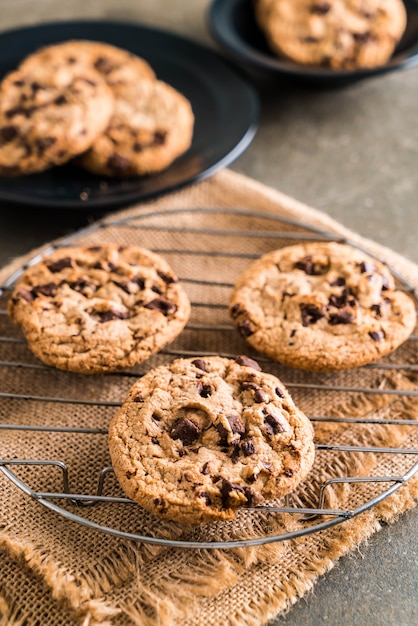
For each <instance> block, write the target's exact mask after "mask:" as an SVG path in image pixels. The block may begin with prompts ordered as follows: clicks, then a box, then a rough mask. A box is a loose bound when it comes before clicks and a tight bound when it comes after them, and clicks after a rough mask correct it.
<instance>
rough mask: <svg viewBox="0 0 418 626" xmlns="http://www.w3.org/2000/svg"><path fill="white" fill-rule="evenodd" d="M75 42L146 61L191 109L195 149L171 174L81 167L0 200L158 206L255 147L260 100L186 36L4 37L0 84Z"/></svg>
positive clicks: (3, 191)
mask: <svg viewBox="0 0 418 626" xmlns="http://www.w3.org/2000/svg"><path fill="white" fill-rule="evenodd" d="M68 39H90V40H95V41H104V42H107V43H110V44H113V45H116V46H119V47H121V48H125V49H127V50H130V51H132V52H134V53H135V54H138V55H139V56H142V57H143V58H145V59H146V60H147V61H148V62H149V63H150V64H151V65H152V67H153V68H154V70H155V72H156V74H157V76H158V78H160V79H161V80H164V81H166V82H167V83H170V84H171V85H172V86H173V87H175V88H176V89H178V90H179V91H180V92H182V93H183V94H184V95H185V96H186V97H187V98H188V99H189V100H190V102H191V104H192V107H193V111H194V114H195V128H194V137H193V142H192V146H191V147H190V149H189V150H188V152H187V153H185V154H184V155H183V156H181V157H180V158H179V159H177V160H176V161H175V162H174V163H173V164H172V165H171V166H170V167H169V168H168V169H167V170H165V171H164V172H161V173H159V174H154V175H152V176H146V177H141V178H135V179H130V180H115V179H104V178H103V177H99V176H95V175H93V174H90V173H87V172H85V171H83V170H81V169H79V168H77V167H76V166H74V165H65V166H63V167H57V168H54V169H52V170H49V171H47V172H43V173H41V174H33V175H31V176H20V177H18V178H10V179H7V178H0V200H3V201H6V202H16V203H19V204H25V205H34V206H42V207H56V208H58V209H60V208H72V209H74V208H81V209H85V208H89V209H92V208H94V209H98V208H100V209H101V208H105V209H108V208H110V207H115V206H122V205H126V204H128V203H130V202H134V201H139V200H142V199H145V198H150V197H153V196H156V195H159V194H162V193H165V192H168V191H172V190H174V189H178V188H180V187H183V186H185V185H187V184H190V183H192V182H195V181H197V180H201V179H203V178H206V177H208V176H211V175H212V174H214V173H215V172H216V171H218V170H219V169H221V168H222V167H225V166H227V165H229V164H230V163H232V161H234V160H235V159H236V158H237V157H238V156H239V155H240V154H241V153H242V152H243V151H244V150H245V149H246V148H247V147H248V145H249V144H250V143H251V141H252V139H253V137H254V134H255V131H256V127H257V121H258V110H259V105H258V97H257V95H256V93H255V91H254V90H253V88H252V87H250V86H249V85H248V84H247V83H246V81H245V80H244V79H243V78H241V76H240V75H239V74H238V73H237V72H236V71H235V70H234V69H233V68H231V66H229V65H228V64H227V63H226V62H225V61H224V60H223V59H222V57H221V56H220V55H218V54H217V53H215V52H213V51H211V50H210V49H208V48H205V47H203V46H201V45H199V44H197V43H194V42H192V41H190V40H187V39H184V38H183V37H180V36H178V35H174V34H172V33H168V32H165V31H161V30H156V29H154V28H148V27H145V26H140V25H136V24H125V23H115V22H103V21H100V22H98V21H81V22H79V21H77V22H57V23H53V24H42V25H39V26H34V27H28V28H22V29H18V30H13V31H7V32H4V33H1V34H0V46H1V50H2V54H1V59H0V76H2V75H4V74H5V73H6V72H8V71H10V70H11V69H13V68H15V67H16V65H17V64H18V63H19V62H20V61H21V60H22V59H23V57H25V56H26V55H27V54H29V53H31V52H33V51H34V50H36V49H37V48H39V47H41V46H43V45H47V44H51V43H56V42H59V41H65V40H68Z"/></svg>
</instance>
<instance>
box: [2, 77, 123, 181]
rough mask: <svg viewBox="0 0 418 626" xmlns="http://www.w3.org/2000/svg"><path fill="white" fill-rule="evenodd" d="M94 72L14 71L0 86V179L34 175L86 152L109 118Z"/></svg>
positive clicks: (108, 100) (104, 91) (108, 99)
mask: <svg viewBox="0 0 418 626" xmlns="http://www.w3.org/2000/svg"><path fill="white" fill-rule="evenodd" d="M113 103H114V99H113V95H112V91H111V89H110V88H109V87H108V85H107V84H106V82H105V81H104V80H103V79H102V78H101V76H100V75H99V74H98V73H97V72H95V71H94V70H88V69H81V68H79V67H77V68H71V67H62V68H57V69H51V68H48V67H42V66H40V67H37V68H36V69H33V70H30V71H29V70H17V71H15V72H11V73H10V74H8V75H7V76H6V78H4V80H3V81H2V83H1V85H0V175H3V176H17V175H19V174H31V173H34V172H40V171H42V170H45V169H47V168H49V167H52V166H54V165H60V164H62V163H65V162H67V161H68V160H69V159H71V158H72V157H74V156H76V155H78V154H80V153H81V152H84V151H85V150H87V149H88V148H89V147H90V146H91V145H92V143H93V141H94V140H95V139H96V138H97V137H98V136H99V135H101V133H102V132H103V131H104V130H105V128H106V127H107V125H108V123H109V120H110V117H111V114H112V112H113Z"/></svg>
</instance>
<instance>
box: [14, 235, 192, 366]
mask: <svg viewBox="0 0 418 626" xmlns="http://www.w3.org/2000/svg"><path fill="white" fill-rule="evenodd" d="M8 312H9V315H10V316H11V317H12V319H13V320H14V321H15V322H16V323H17V324H19V325H20V326H21V327H22V330H23V333H24V335H25V337H26V339H27V341H28V344H29V347H30V349H31V350H32V352H33V353H34V354H35V355H36V356H37V357H38V358H39V359H41V361H43V362H44V363H46V364H47V365H53V366H55V367H57V368H59V369H63V370H70V371H72V372H80V373H84V374H95V373H103V372H112V371H116V370H119V369H122V368H125V367H130V366H132V365H135V364H136V363H139V362H141V361H143V360H145V359H147V358H148V357H149V356H150V355H151V354H153V353H155V352H157V351H158V350H160V349H161V348H162V347H163V346H165V345H166V344H167V343H168V342H170V341H172V340H173V339H174V338H175V337H176V336H177V335H178V334H179V333H180V332H181V331H182V330H183V328H184V326H185V325H186V323H187V320H188V318H189V315H190V303H189V299H188V297H187V295H186V293H185V292H184V290H183V288H182V287H181V286H180V284H179V282H178V279H177V278H176V276H175V274H174V273H173V271H172V270H171V268H170V267H169V265H168V264H167V263H166V261H165V260H164V259H163V258H161V257H160V256H158V255H156V254H154V253H152V252H150V251H149V250H145V249H143V248H137V247H133V246H118V245H115V244H109V245H102V246H100V245H97V246H96V245H95V246H90V247H81V248H75V247H74V248H72V247H70V248H60V249H57V250H56V251H54V252H53V253H52V254H51V255H49V256H47V257H45V258H44V259H43V260H42V261H40V262H39V263H37V264H36V265H33V266H31V267H29V268H28V269H27V270H26V271H25V272H24V274H23V275H22V277H21V278H20V279H19V281H18V283H17V285H16V287H15V290H14V293H13V294H12V297H11V299H10V300H9V305H8Z"/></svg>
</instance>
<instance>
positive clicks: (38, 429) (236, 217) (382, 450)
mask: <svg viewBox="0 0 418 626" xmlns="http://www.w3.org/2000/svg"><path fill="white" fill-rule="evenodd" d="M185 215H186V216H188V217H191V218H192V219H193V217H194V215H195V216H196V217H199V219H202V218H203V219H204V221H205V220H206V222H207V225H206V223H205V225H204V226H202V227H196V226H194V225H193V221H192V220H190V221H189V223H191V224H192V225H186V226H185V225H184V224H183V225H180V226H177V225H176V224H175V220H176V216H177V217H180V216H183V217H184V216H185ZM222 217H228V218H229V219H230V221H231V222H232V223H233V227H232V228H231V227H228V228H225V227H222V228H217V227H216V226H214V225H213V224H214V222H215V223H216V222H217V221H219V219H220V218H222ZM252 220H257V223H258V222H260V221H261V222H263V224H264V228H253V227H252ZM243 221H244V222H245V224H246V227H245V228H244V227H241V224H242V222H243ZM127 229H128V230H129V233H130V237H131V238H132V237H136V236H140V237H142V238H143V237H144V236H147V235H148V233H151V234H152V236H153V245H146V246H145V247H149V248H150V249H152V250H154V251H155V252H157V253H159V254H162V255H163V256H165V255H166V256H168V257H169V261H170V259H173V258H175V257H185V256H190V255H194V256H195V257H201V258H205V257H206V258H209V257H221V258H223V259H226V260H227V262H228V265H229V266H230V267H232V274H231V273H230V276H233V275H234V271H235V269H234V264H238V265H239V263H247V262H249V261H251V260H252V259H254V258H256V257H258V256H259V255H260V250H259V249H258V248H257V249H254V250H251V246H249V249H248V250H245V251H244V252H243V251H242V248H240V249H239V250H236V251H234V250H227V249H225V246H224V245H223V242H224V240H225V238H226V237H233V238H236V240H237V241H240V242H241V243H242V241H246V242H250V241H251V240H253V241H257V244H258V243H260V242H262V243H263V246H264V247H265V249H266V250H265V251H267V250H269V249H274V248H276V247H279V246H280V245H283V243H284V245H286V244H288V243H295V242H299V241H339V242H342V243H346V244H349V245H352V246H353V247H356V248H359V246H357V245H354V244H353V243H352V242H350V241H347V240H346V239H344V238H341V237H335V235H333V234H332V233H329V232H326V231H323V230H321V229H318V228H315V227H311V226H307V225H306V224H302V223H299V222H297V221H295V220H291V219H287V218H284V217H279V216H277V215H274V214H272V213H269V212H265V213H263V212H260V211H250V210H247V209H219V208H196V209H193V210H190V209H171V210H167V211H164V210H162V211H158V212H156V211H151V210H150V211H148V212H143V213H141V214H140V215H139V216H138V215H131V216H128V217H124V218H113V219H104V220H102V221H100V222H97V223H96V224H95V225H93V226H91V227H89V228H86V229H84V230H83V231H80V232H78V233H76V234H75V235H71V236H70V237H66V238H64V239H63V240H61V241H60V242H59V244H57V245H53V246H51V247H50V248H48V249H47V250H46V251H45V252H44V253H43V254H50V253H51V252H52V251H53V250H54V249H56V248H57V247H63V246H64V247H65V246H69V245H74V243H78V242H79V241H82V240H85V239H86V238H88V237H89V236H90V235H92V234H93V235H94V234H97V232H98V231H100V233H101V234H103V235H109V236H110V239H114V240H116V241H117V240H118V233H121V232H125V231H126V230H127ZM187 236H191V238H190V239H189V240H188V239H187ZM179 237H180V238H182V246H184V247H179V246H178V242H179V241H180V240H179ZM206 237H209V238H211V241H216V242H217V245H216V248H215V249H214V248H212V249H211V250H208V249H204V248H203V249H202V248H201V247H200V246H199V245H196V242H199V241H201V240H203V239H204V238H206ZM184 240H186V241H191V242H193V245H191V246H190V247H187V246H185V244H184ZM167 242H168V243H169V244H171V245H167ZM159 243H161V245H159ZM139 245H144V242H143V241H140V242H139ZM368 254H369V256H372V255H370V253H368ZM39 259H40V255H36V256H34V257H32V258H31V259H30V260H29V261H28V262H27V264H26V265H25V266H24V267H20V268H19V269H18V270H17V271H15V272H14V273H13V274H12V275H11V276H10V277H9V278H8V280H7V281H6V282H5V284H4V285H3V286H2V287H1V288H0V299H1V302H3V307H2V308H1V310H0V315H2V316H5V315H7V310H6V306H5V304H6V302H7V298H8V296H9V295H10V292H11V290H12V288H13V285H14V283H15V282H16V280H17V279H18V278H19V276H20V275H21V274H22V272H23V271H24V270H25V269H26V267H28V266H30V265H32V264H34V263H36V262H38V261H39ZM238 262H239V263H238ZM175 269H176V268H175ZM389 269H391V272H392V274H393V275H394V276H395V278H396V280H397V282H398V288H401V289H403V290H405V291H407V292H409V293H410V294H411V295H412V296H413V297H414V298H415V300H418V296H417V293H416V291H415V289H414V288H413V287H412V286H411V285H410V284H409V283H408V282H407V281H406V280H404V279H403V278H402V277H401V276H399V275H398V274H397V273H396V272H394V271H393V269H392V268H389ZM236 271H238V269H237V270H236ZM176 273H177V274H178V276H179V279H180V280H181V281H182V282H183V283H184V284H185V285H186V286H187V285H189V286H190V287H196V288H197V289H198V291H199V290H200V293H203V292H202V289H203V290H205V289H206V288H208V289H210V288H215V289H220V290H221V291H222V290H223V292H224V296H223V299H222V298H221V299H220V301H218V302H214V301H208V300H206V301H205V300H204V299H202V298H201V297H200V298H199V297H198V298H194V299H192V309H194V310H197V311H199V309H200V310H206V311H210V310H212V311H214V312H216V311H217V312H220V314H221V317H222V315H224V314H225V312H226V310H227V300H226V298H225V294H226V293H227V291H228V290H229V289H230V288H231V287H232V285H233V279H230V280H222V276H221V275H217V276H215V277H214V278H209V279H204V280H203V279H202V280H201V279H199V278H196V277H195V276H190V275H189V276H183V275H182V273H181V271H178V270H177V271H176ZM235 273H236V272H235ZM186 330H193V331H195V332H198V333H199V332H206V333H207V332H210V333H216V332H218V331H220V330H222V331H223V332H226V333H229V332H231V333H233V332H234V329H233V326H232V323H230V322H229V320H228V318H227V316H225V315H224V319H221V321H215V322H213V323H211V322H210V323H201V322H199V319H197V320H196V319H192V320H191V322H190V323H189V324H188V326H187V327H186ZM417 340H418V335H416V334H413V335H412V336H411V337H410V338H409V340H408V341H409V342H416V341H417ZM7 343H12V344H16V345H19V344H23V345H24V344H25V341H24V339H23V338H22V337H21V336H13V335H12V334H4V335H2V336H0V346H1V345H2V344H7ZM417 345H418V344H417ZM161 354H162V355H163V356H164V358H167V359H171V358H174V357H179V356H183V357H196V356H199V357H204V356H208V355H212V354H219V355H220V356H224V357H232V358H233V357H235V356H236V353H230V352H223V353H220V352H219V351H217V350H215V351H214V350H213V349H211V346H210V345H203V349H200V350H195V349H190V347H189V346H187V345H186V346H182V345H180V347H179V348H173V347H169V348H166V349H165V350H163V351H162V352H161ZM256 358H257V360H258V361H260V362H262V363H263V365H268V364H269V363H270V360H269V359H267V358H264V357H261V356H256ZM0 366H1V367H5V368H10V369H13V368H18V369H21V368H24V369H27V370H34V372H35V371H38V370H45V371H47V372H48V371H51V370H50V368H48V367H47V366H45V365H42V364H41V363H38V362H33V361H32V360H31V359H25V358H22V359H19V360H16V361H15V360H0ZM360 369H361V370H363V369H364V370H365V371H367V370H373V371H375V370H377V371H382V372H385V371H387V370H392V371H395V372H402V373H404V374H405V373H406V374H411V375H413V373H414V372H417V371H418V364H417V363H410V362H398V361H397V360H395V361H393V360H391V362H385V361H384V360H382V361H378V362H375V363H371V364H369V365H367V366H364V368H359V371H360ZM284 372H285V375H286V378H284V377H282V380H283V383H284V384H285V385H286V386H287V387H288V389H289V390H290V392H291V393H292V392H297V391H298V390H300V389H304V390H307V389H308V390H309V389H312V390H315V391H316V392H318V393H329V392H331V393H332V392H342V393H344V394H347V395H350V394H353V393H357V394H359V393H362V394H370V395H383V394H385V395H392V396H399V397H411V398H413V397H418V390H416V389H399V388H393V389H392V388H387V387H385V388H382V387H379V386H367V384H366V385H365V384H362V382H361V381H362V379H363V377H362V375H361V374H359V375H358V376H357V377H356V380H355V384H353V385H341V384H338V383H337V382H333V381H332V380H329V379H326V380H325V382H324V381H322V382H317V381H314V382H312V383H308V382H305V381H303V382H300V381H298V379H297V377H292V371H291V370H290V369H284ZM111 376H112V375H106V377H107V378H110V379H111ZM117 376H122V377H127V378H128V379H129V378H132V379H134V378H137V377H138V373H137V372H133V371H126V372H119V373H118V374H117ZM2 399H7V400H11V401H13V400H16V401H19V400H31V401H33V402H39V403H54V404H72V405H85V406H92V407H96V406H100V407H118V406H120V404H121V402H119V401H108V400H106V399H102V398H95V399H80V398H72V397H69V398H67V397H64V396H59V395H49V394H46V395H34V394H32V393H28V391H27V390H25V389H21V390H19V392H10V391H3V389H0V401H1V400H2ZM309 418H310V419H311V420H312V421H313V422H316V423H318V424H320V423H329V424H346V425H349V424H356V425H359V424H361V425H385V426H388V425H394V426H399V427H417V426H418V420H414V419H398V418H397V417H396V416H389V417H386V416H385V417H382V418H379V417H366V418H357V417H350V416H349V415H347V416H343V417H341V416H335V417H333V416H329V415H309ZM1 430H3V431H4V430H8V431H12V430H15V431H24V432H32V433H33V434H34V436H36V434H37V433H38V434H39V433H61V434H66V433H68V434H70V433H71V434H75V435H92V436H98V437H106V434H107V430H106V428H77V427H71V426H60V425H57V424H48V425H41V424H38V425H36V424H31V425H22V424H16V423H13V418H11V419H10V421H7V422H6V423H0V431H1ZM316 449H317V451H318V452H320V451H323V450H325V451H327V452H328V453H331V454H334V453H335V454H341V453H346V452H348V453H352V454H384V455H404V457H405V459H408V463H407V467H406V468H405V471H403V472H402V474H401V475H379V476H344V477H341V476H338V477H331V478H329V479H327V480H326V481H324V482H323V483H322V484H320V485H319V486H318V490H317V494H316V504H315V505H307V506H303V505H302V506H301V505H300V504H292V502H291V497H290V498H289V497H288V498H286V499H285V500H284V501H283V502H281V503H279V504H278V505H266V506H262V507H255V508H249V509H245V512H246V514H247V515H251V514H252V513H254V512H260V511H266V512H269V513H285V514H290V515H294V516H296V517H297V519H298V520H302V522H303V523H302V524H301V525H300V527H298V529H297V530H292V531H290V532H285V533H281V534H273V535H265V536H260V537H255V538H254V537H252V538H250V539H248V538H243V539H233V540H226V541H200V540H199V541H190V540H182V539H167V538H161V537H159V536H152V535H148V534H140V533H137V532H127V531H125V530H122V529H120V528H115V527H109V526H106V525H103V524H100V523H97V522H95V521H93V520H91V519H89V518H88V516H87V515H86V511H88V510H89V509H91V508H93V507H97V506H101V505H107V506H112V505H115V504H117V505H123V506H138V505H137V504H136V503H134V502H133V501H132V500H129V499H128V498H126V497H124V496H123V494H121V495H117V496H115V495H112V496H110V495H105V494H106V485H107V482H108V480H109V477H110V476H112V475H113V470H112V468H111V467H103V468H102V469H101V471H100V472H99V476H98V478H97V481H96V488H95V490H94V491H93V490H92V492H90V493H75V492H72V490H71V489H70V484H71V480H70V479H71V472H72V468H71V467H69V466H68V464H67V463H66V461H65V459H63V458H59V459H33V458H6V459H0V471H1V472H2V473H3V474H4V475H5V476H6V477H7V478H8V479H9V480H10V481H12V483H13V484H14V485H15V486H16V487H18V488H19V489H21V490H22V491H23V492H24V493H25V494H26V495H27V496H29V497H30V498H33V499H34V500H36V501H37V502H38V503H39V504H40V505H43V506H44V507H46V508H48V509H50V510H52V511H55V512H56V513H58V514H60V515H61V516H63V517H65V518H67V519H68V520H71V521H72V522H76V523H78V524H81V525H85V526H88V527H90V528H93V529H96V530H98V531H102V532H105V533H109V534H111V535H114V536H117V537H119V538H124V539H130V540H136V541H141V542H144V543H151V544H157V545H169V546H173V547H187V548H230V547H239V546H250V545H261V544H266V543H272V542H276V541H283V540H286V539H292V538H295V537H298V536H302V535H306V534H309V533H313V532H318V531H320V530H323V529H325V528H329V527H331V526H335V525H336V524H340V523H343V522H344V521H346V520H348V519H351V518H353V517H355V516H357V515H359V514H360V513H362V512H364V511H366V510H368V509H370V508H371V507H373V506H375V505H376V504H378V503H380V502H382V501H383V500H384V499H385V498H387V497H388V496H389V495H391V494H393V493H394V492H395V491H396V490H397V489H399V488H400V487H401V486H402V485H403V484H405V483H406V482H407V481H408V480H410V478H411V477H412V476H414V475H415V474H416V473H418V461H417V458H416V455H418V449H414V448H399V447H393V448H390V447H379V446H375V445H369V446H368V445H357V446H352V445H334V444H333V443H330V444H318V445H317V446H316ZM16 453H18V450H17V451H16ZM411 459H412V460H411ZM410 460H411V461H410ZM409 461H410V462H409ZM19 467H20V468H22V467H24V468H26V469H29V470H30V471H32V470H33V471H36V469H37V468H40V467H42V468H44V469H45V468H51V471H56V470H58V472H59V473H60V477H61V478H60V483H61V489H60V490H50V491H48V490H47V491H43V490H37V489H34V488H33V487H31V486H30V484H28V483H29V482H30V481H26V480H23V479H22V478H21V477H20V476H19V475H18V472H17V471H16V470H17V469H18V468H19ZM29 473H30V472H29ZM364 483H373V484H374V485H376V486H380V487H381V488H380V490H379V492H378V493H377V494H375V495H374V496H373V497H371V498H369V499H367V500H366V501H363V502H361V503H356V504H353V505H352V506H347V507H346V508H344V509H338V508H337V509H333V508H327V507H326V493H327V490H328V489H329V488H330V487H332V486H335V485H338V484H340V485H342V484H349V485H351V486H355V485H358V484H364ZM349 504H350V503H349ZM217 523H218V524H220V523H221V522H217Z"/></svg>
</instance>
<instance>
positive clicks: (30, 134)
mask: <svg viewBox="0 0 418 626" xmlns="http://www.w3.org/2000/svg"><path fill="white" fill-rule="evenodd" d="M193 124H194V116H193V112H192V108H191V105H190V103H189V101H188V100H187V99H186V98H185V97H184V96H183V95H182V94H180V93H179V92H178V91H176V90H175V89H174V88H173V87H171V86H170V85H168V84H167V83H165V82H163V81H160V80H157V78H156V76H155V73H154V71H153V69H152V68H151V66H150V65H149V64H148V63H147V62H146V61H145V60H143V59H141V58H139V57H137V56H135V55H133V54H132V53H130V52H127V51H125V50H122V49H120V48H116V47H115V46H111V45H109V44H104V43H98V42H91V41H68V42H64V43H61V44H56V45H53V46H48V47H46V48H43V49H41V50H39V51H37V52H35V53H34V54H32V55H30V56H29V57H27V58H26V59H24V61H23V62H22V63H21V65H20V66H19V67H18V68H17V70H16V71H14V72H11V73H10V74H8V75H7V76H6V77H5V78H4V79H3V81H2V83H1V85H0V175H3V176H18V175H22V174H31V173H35V172H40V171H43V170H45V169H48V168H50V167H53V166H57V165H62V164H63V163H67V162H68V161H70V160H71V159H74V158H76V163H77V164H78V165H79V166H80V167H83V168H85V169H87V170H89V171H91V172H93V173H95V174H98V175H103V176H113V177H132V176H141V175H145V174H151V173H154V172H158V171H161V170H163V169H165V168H166V167H168V166H169V165H170V164H171V163H172V162H173V161H174V160H175V159H176V158H177V157H178V156H180V155H181V154H182V153H184V152H185V151H186V150H187V149H188V148H189V146H190V144H191V141H192V135H193Z"/></svg>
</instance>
